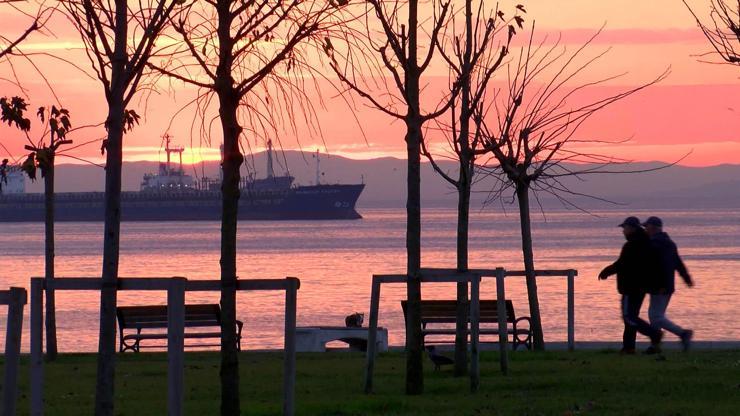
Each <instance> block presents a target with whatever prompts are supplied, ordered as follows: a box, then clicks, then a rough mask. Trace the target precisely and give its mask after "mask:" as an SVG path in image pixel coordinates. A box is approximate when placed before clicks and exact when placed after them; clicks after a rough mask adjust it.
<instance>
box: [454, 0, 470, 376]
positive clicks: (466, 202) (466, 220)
mask: <svg viewBox="0 0 740 416" xmlns="http://www.w3.org/2000/svg"><path fill="white" fill-rule="evenodd" d="M472 49H473V9H472V1H471V0H466V1H465V52H464V53H463V59H462V61H463V62H462V79H461V84H462V85H461V90H460V124H459V125H460V131H459V136H458V138H457V141H458V146H459V149H460V151H459V153H458V158H459V161H460V174H459V176H458V182H457V192H458V194H457V270H458V271H460V272H463V271H467V270H468V230H469V227H470V225H469V224H470V185H471V180H472V173H473V172H472V168H471V159H472V152H471V150H470V139H469V137H468V134H469V132H470V116H471V114H470V112H469V111H468V109H469V108H470V75H471V74H470V73H471V71H472V68H471V66H472V65H471V59H472V58H471V54H472ZM469 310H470V309H469V307H468V284H467V283H464V282H460V283H458V284H457V312H456V315H457V317H456V322H455V328H456V331H455V376H458V377H460V376H464V375H466V374H467V373H468V311H469Z"/></svg>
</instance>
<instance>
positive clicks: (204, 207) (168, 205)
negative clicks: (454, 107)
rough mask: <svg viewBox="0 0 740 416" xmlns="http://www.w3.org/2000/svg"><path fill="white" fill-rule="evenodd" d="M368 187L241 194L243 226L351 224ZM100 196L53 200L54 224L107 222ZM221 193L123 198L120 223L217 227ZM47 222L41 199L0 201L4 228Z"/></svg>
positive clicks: (3, 197)
mask: <svg viewBox="0 0 740 416" xmlns="http://www.w3.org/2000/svg"><path fill="white" fill-rule="evenodd" d="M364 187H365V185H364V184H357V185H317V186H300V187H296V188H290V189H288V190H285V191H281V192H269V191H264V192H252V191H250V190H247V189H244V190H242V195H241V197H240V199H239V216H238V218H239V219H240V220H247V221H249V220H253V221H271V220H272V221H278V220H349V219H359V218H362V216H361V215H360V214H359V213H358V212H357V211H356V210H355V203H356V202H357V199H358V198H359V196H360V194H361V193H362V190H363V189H364ZM104 201H105V194H103V193H102V192H80V193H60V194H57V195H56V198H55V212H54V217H55V218H54V219H55V221H103V218H104V205H105V203H104ZM220 219H221V193H220V192H208V191H191V192H162V193H153V192H152V193H149V192H123V193H122V194H121V220H122V221H219V220H220ZM43 220H44V198H43V195H42V194H23V195H0V222H40V221H43Z"/></svg>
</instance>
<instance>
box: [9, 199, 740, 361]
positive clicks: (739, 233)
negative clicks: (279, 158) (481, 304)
mask: <svg viewBox="0 0 740 416" xmlns="http://www.w3.org/2000/svg"><path fill="white" fill-rule="evenodd" d="M360 212H361V214H362V215H363V218H362V219H360V220H353V221H262V222H246V221H245V222H240V223H239V231H238V243H237V244H238V262H237V267H238V275H239V278H240V279H263V278H276V279H281V278H284V277H286V276H293V277H297V278H299V279H300V281H301V286H300V290H299V292H298V325H299V326H319V325H321V326H342V325H344V318H345V316H346V315H349V314H352V313H355V312H360V313H364V314H365V322H366V324H367V318H368V310H369V305H370V288H371V279H372V275H373V274H388V273H404V272H405V269H406V254H405V210H404V209H403V208H360ZM456 215H457V214H456V211H455V210H454V209H449V208H428V209H423V211H422V263H423V266H424V267H455V264H456V260H455V256H456V251H455V233H456ZM627 215H636V216H638V217H640V218H646V217H647V216H650V215H658V216H660V217H662V218H663V220H664V223H665V230H666V231H667V232H668V233H669V234H670V235H671V237H672V238H673V240H674V241H675V242H676V243H677V245H678V247H679V251H680V254H681V255H682V257H683V259H684V261H685V263H686V265H687V267H688V269H689V271H690V273H691V275H692V276H693V278H694V280H695V282H696V285H695V287H693V288H688V287H687V286H686V285H685V284H683V283H682V282H681V280H680V278H678V277H677V284H676V287H677V290H676V293H675V294H674V296H673V299H672V300H671V304H670V307H669V310H668V316H669V317H670V318H671V319H672V320H673V321H674V322H676V323H678V324H679V325H682V326H684V327H686V328H692V329H694V331H695V339H697V340H712V341H728V340H732V341H735V340H740V313H739V312H738V311H740V284H738V280H739V279H740V212H738V210H737V209H736V208H726V209H722V208H716V209H712V210H706V209H702V210H698V209H697V210H680V209H675V210H649V211H648V210H634V209H631V210H630V209H625V208H623V207H615V208H613V209H598V210H592V211H589V212H581V211H569V210H555V211H546V212H545V213H544V214H543V213H536V212H535V213H533V215H532V218H533V235H534V237H533V239H534V253H535V260H536V267H537V269H576V270H577V271H578V277H577V278H576V283H575V337H576V341H619V340H621V335H622V324H621V319H620V313H619V296H618V294H617V291H616V281H615V280H614V278H610V279H609V280H606V281H599V280H598V279H597V275H598V273H599V271H600V270H601V269H602V268H603V267H605V266H606V265H608V264H610V263H611V262H613V261H614V260H615V259H616V258H617V256H618V254H619V251H620V248H621V246H622V244H623V242H624V237H623V236H622V233H621V230H620V228H618V227H617V225H618V224H619V223H620V222H621V220H622V219H623V218H624V217H625V216H627ZM520 237H521V234H520V230H519V219H518V216H517V215H516V213H515V212H514V211H512V212H504V211H501V210H496V209H488V208H487V209H485V210H480V209H473V212H472V213H471V223H470V266H471V267H474V268H496V267H505V268H507V269H509V270H521V269H522V268H523V266H522V254H521V240H520ZM102 238H103V224H102V223H94V222H92V223H88V222H86V223H57V224H56V273H57V276H60V277H65V276H66V277H98V276H99V275H100V272H101V262H102ZM219 244H220V223H218V222H125V223H123V224H122V226H121V247H120V253H121V257H120V276H122V277H169V276H185V277H187V278H188V279H193V280H197V279H218V277H219V257H220V253H219ZM43 273H44V227H43V224H40V223H39V224H28V223H2V224H0V287H9V286H21V287H25V288H29V286H30V284H29V281H30V278H31V277H33V276H43ZM495 286H496V285H495V279H484V280H483V282H482V284H481V298H482V299H494V298H495V297H496V287H495ZM538 287H539V299H540V305H541V311H542V319H543V326H544V333H545V340H546V341H565V340H566V337H567V315H566V313H567V308H566V299H567V292H566V279H565V278H562V277H542V278H539V279H538ZM506 291H507V298H509V299H511V300H512V301H513V303H514V309H515V312H516V315H517V316H526V315H529V311H528V303H527V294H526V286H525V283H524V279H523V278H518V277H511V278H507V281H506ZM381 293H382V296H381V301H380V315H379V325H380V326H382V327H385V328H388V331H389V340H390V344H391V345H403V343H404V330H403V320H404V318H403V312H402V310H401V300H402V299H403V298H405V295H406V291H405V287H404V286H403V285H398V284H396V285H384V287H383V289H382V292H381ZM422 293H423V297H424V298H425V299H454V297H455V287H454V285H453V284H443V283H434V284H432V283H428V284H424V285H423V288H422ZM99 302H100V298H99V295H98V294H97V293H93V292H82V291H65V292H57V325H58V340H59V350H60V351H61V352H85V351H95V350H96V349H97V337H98V322H99ZM186 302H188V303H211V302H212V303H217V302H218V293H202V292H198V293H188V294H187V297H186ZM164 303H166V294H165V293H163V292H120V293H119V297H118V304H119V305H149V304H164ZM284 307H285V304H284V295H283V294H282V293H278V292H246V293H240V294H239V295H238V310H237V318H238V319H239V320H242V321H243V322H244V323H245V327H244V333H243V335H244V341H243V344H242V345H243V348H247V349H275V348H282V346H283V325H284ZM643 316H644V317H647V304H646V305H645V306H644V308H643ZM6 318H7V315H6V313H4V311H0V330H1V331H3V333H4V331H5V323H6ZM28 328H29V325H28V307H27V308H26V314H25V320H24V326H23V330H24V336H23V349H24V350H25V351H27V350H28V339H29V338H28ZM667 339H668V340H671V336H668V338H667ZM485 340H486V339H485V338H483V339H482V341H485ZM3 342H4V337H3V336H0V346H1V345H2V343H3Z"/></svg>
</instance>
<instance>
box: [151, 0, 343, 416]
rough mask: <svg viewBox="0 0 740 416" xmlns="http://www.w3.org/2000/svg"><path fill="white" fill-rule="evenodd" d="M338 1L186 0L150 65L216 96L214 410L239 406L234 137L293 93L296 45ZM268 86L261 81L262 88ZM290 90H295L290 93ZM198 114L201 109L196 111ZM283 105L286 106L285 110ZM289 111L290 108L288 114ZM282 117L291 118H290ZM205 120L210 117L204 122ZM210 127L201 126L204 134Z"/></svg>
mask: <svg viewBox="0 0 740 416" xmlns="http://www.w3.org/2000/svg"><path fill="white" fill-rule="evenodd" d="M345 3H346V2H344V1H341V2H338V3H337V2H333V1H329V2H304V1H300V0H290V1H287V2H284V1H277V0H246V1H233V0H214V1H210V2H200V1H189V2H187V3H186V4H185V5H184V7H183V9H182V11H181V12H180V13H178V14H177V15H175V16H173V18H172V19H171V21H172V26H173V28H174V30H175V31H176V32H177V37H176V43H175V45H174V46H173V47H171V48H170V49H167V55H168V57H167V59H166V60H164V62H163V63H162V64H161V65H157V66H156V68H157V70H158V71H159V72H160V73H162V74H164V75H167V76H169V77H170V78H172V79H175V80H179V81H182V82H184V83H187V84H190V85H194V86H196V87H197V88H199V90H200V95H199V99H198V100H197V101H198V102H199V103H200V104H201V105H203V106H208V105H209V104H210V103H211V101H212V97H213V95H215V96H216V98H217V99H218V115H219V116H218V119H219V121H220V124H221V130H222V132H223V163H222V169H223V182H222V186H221V191H222V207H221V209H222V211H221V281H222V289H221V308H222V319H221V372H220V377H221V414H223V415H237V414H239V412H240V406H241V405H240V398H239V361H238V355H237V350H236V332H235V328H236V323H235V322H236V284H237V265H236V250H237V247H236V237H237V214H238V207H239V197H240V190H239V182H240V167H241V165H242V163H243V162H244V155H243V154H242V152H241V149H240V138H241V137H242V135H243V134H244V131H245V127H247V128H249V129H250V130H251V131H253V132H254V131H256V130H260V129H264V128H269V126H272V125H273V124H274V123H276V122H277V119H278V118H279V117H280V116H279V114H280V112H281V111H278V110H280V109H281V108H283V109H284V108H285V107H290V106H291V105H292V104H293V102H292V100H293V99H300V98H305V97H301V94H302V92H300V90H301V83H302V82H303V80H302V75H304V74H305V72H306V71H310V63H309V61H310V60H309V59H307V57H306V56H304V55H303V54H302V51H301V50H300V49H299V48H298V46H299V45H301V44H304V43H306V42H308V41H309V40H315V41H316V42H313V43H314V44H315V45H317V44H318V43H319V39H320V38H319V35H320V34H322V33H324V31H325V30H327V29H328V27H331V26H332V25H334V24H335V23H336V21H335V19H334V14H335V12H336V11H337V10H338V7H339V6H342V5H344V4H345ZM268 85H269V86H268ZM296 90H298V91H299V92H296ZM199 111H200V112H201V114H205V111H206V110H205V109H201V110H199ZM285 111H290V110H289V109H287V110H285ZM290 115H292V114H290ZM288 122H290V123H293V121H292V120H288ZM208 123H210V121H209V122H208ZM209 133H210V132H209V131H208V132H206V134H209Z"/></svg>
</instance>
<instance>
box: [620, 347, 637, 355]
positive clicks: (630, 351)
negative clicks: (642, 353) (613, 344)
mask: <svg viewBox="0 0 740 416" xmlns="http://www.w3.org/2000/svg"><path fill="white" fill-rule="evenodd" d="M619 355H635V349H634V348H622V349H621V350H619Z"/></svg>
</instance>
